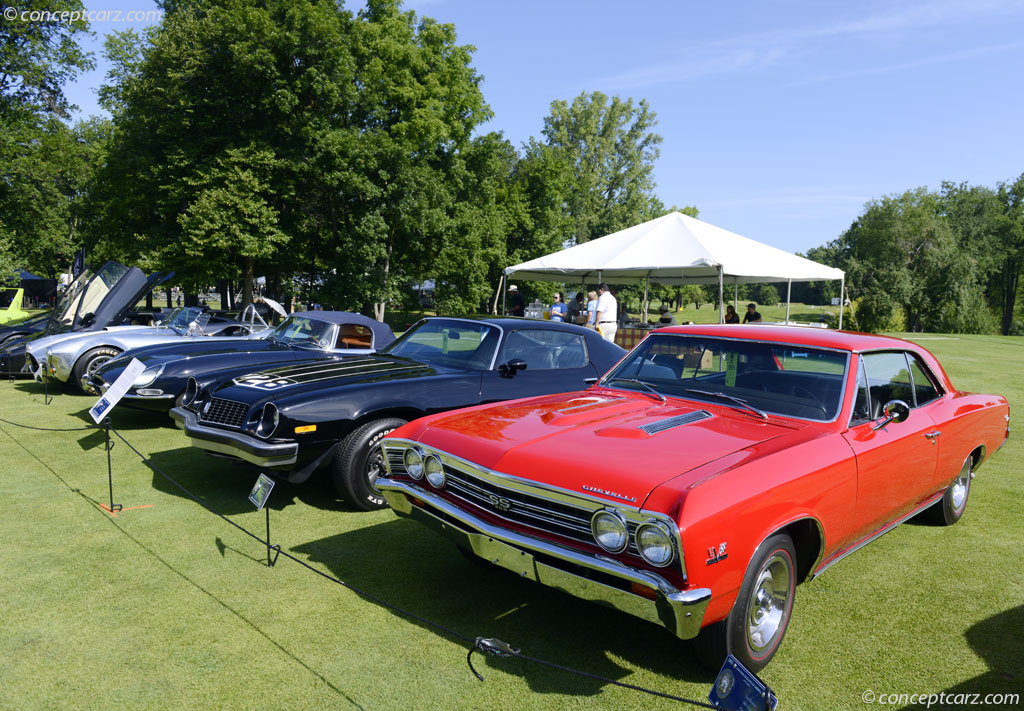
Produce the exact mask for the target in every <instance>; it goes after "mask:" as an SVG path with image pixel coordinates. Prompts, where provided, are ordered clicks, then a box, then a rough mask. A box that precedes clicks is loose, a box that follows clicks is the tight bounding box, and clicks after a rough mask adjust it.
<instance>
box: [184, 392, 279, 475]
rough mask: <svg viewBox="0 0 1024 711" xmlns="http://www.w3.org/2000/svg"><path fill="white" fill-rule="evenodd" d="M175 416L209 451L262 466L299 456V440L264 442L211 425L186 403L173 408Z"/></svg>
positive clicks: (197, 445) (195, 442)
mask: <svg viewBox="0 0 1024 711" xmlns="http://www.w3.org/2000/svg"><path fill="white" fill-rule="evenodd" d="M171 418H172V419H173V420H174V421H175V422H176V423H177V424H178V427H180V428H181V429H183V430H185V434H187V435H188V436H189V438H190V439H191V440H192V444H193V446H195V447H199V448H200V449H205V450H206V451H208V452H217V453H219V454H229V455H231V456H234V457H238V458H239V459H244V460H245V461H247V462H251V463H252V464H255V465H256V466H258V467H267V468H274V467H287V466H290V465H292V464H295V462H296V460H297V459H298V452H299V444H298V442H263V441H261V440H258V439H256V438H255V437H250V436H249V435H247V434H243V433H241V432H232V431H231V430H224V429H220V428H219V427H207V426H206V425H202V424H200V423H199V417H198V416H197V415H196V413H194V412H192V411H191V410H189V409H186V408H184V407H175V408H173V409H172V410H171Z"/></svg>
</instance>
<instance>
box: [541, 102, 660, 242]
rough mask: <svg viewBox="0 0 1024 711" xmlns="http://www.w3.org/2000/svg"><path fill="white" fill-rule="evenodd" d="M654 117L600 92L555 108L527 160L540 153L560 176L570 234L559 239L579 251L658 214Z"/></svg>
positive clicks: (555, 104) (646, 110)
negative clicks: (581, 246) (547, 155)
mask: <svg viewBox="0 0 1024 711" xmlns="http://www.w3.org/2000/svg"><path fill="white" fill-rule="evenodd" d="M656 124H657V120H656V115H655V113H654V111H652V110H651V108H650V106H649V104H648V103H647V101H646V100H645V99H641V100H640V101H639V102H638V103H637V104H634V103H633V100H632V99H627V100H625V101H624V100H622V99H620V98H619V97H617V96H616V97H613V98H611V99H609V98H608V97H607V96H605V95H604V94H602V93H600V92H593V93H592V94H589V95H588V94H586V93H584V94H580V95H579V96H577V97H576V98H575V99H573V101H572V103H571V104H570V103H567V102H565V101H555V102H552V104H551V114H550V115H549V116H548V117H547V118H545V119H544V128H543V130H542V131H541V133H542V135H543V137H544V142H543V143H539V142H537V141H536V140H532V141H531V142H530V144H528V146H527V155H537V154H538V153H540V152H541V151H542V150H543V148H544V147H546V148H549V149H551V150H552V151H553V153H554V156H553V157H552V158H551V159H550V162H551V163H553V164H554V165H557V166H559V167H560V169H561V170H562V171H564V174H563V176H562V178H561V181H560V182H561V183H562V184H563V186H564V189H563V193H562V196H561V197H562V203H563V206H564V207H563V209H564V210H565V212H566V215H567V217H568V218H569V220H570V223H571V228H572V230H571V232H570V233H568V234H565V235H564V236H563V239H564V240H565V241H566V242H568V243H569V244H581V243H583V242H587V241H589V240H591V239H594V238H596V237H602V236H604V235H606V234H609V233H611V232H616V231H618V230H621V229H625V228H626V227H631V226H632V225H635V224H639V223H641V222H645V221H646V220H649V219H652V218H653V217H655V216H657V215H658V214H661V213H662V212H663V211H664V205H663V204H662V203H661V201H660V200H658V199H657V197H656V196H655V195H654V187H655V184H654V175H653V172H654V161H655V160H656V159H657V158H658V155H659V153H660V149H659V148H658V146H659V145H660V144H661V142H662V138H661V136H659V135H658V134H657V133H654V131H653V129H654V126H655V125H656Z"/></svg>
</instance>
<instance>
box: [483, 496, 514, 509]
mask: <svg viewBox="0 0 1024 711" xmlns="http://www.w3.org/2000/svg"><path fill="white" fill-rule="evenodd" d="M487 500H488V501H490V502H491V506H493V507H494V508H496V509H498V511H508V510H509V509H510V508H512V502H511V501H509V500H508V499H502V498H501V497H498V496H495V495H494V494H488V495H487Z"/></svg>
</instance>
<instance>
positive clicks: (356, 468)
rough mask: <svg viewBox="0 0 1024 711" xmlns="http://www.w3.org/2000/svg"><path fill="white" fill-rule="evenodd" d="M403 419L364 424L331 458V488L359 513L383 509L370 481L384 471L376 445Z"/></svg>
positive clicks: (374, 479) (379, 495)
mask: <svg viewBox="0 0 1024 711" xmlns="http://www.w3.org/2000/svg"><path fill="white" fill-rule="evenodd" d="M404 424H405V420H403V419H400V418H398V417H385V418H383V419H380V420H374V421H372V422H367V423H366V424H364V425H362V426H361V427H359V428H357V429H356V430H355V431H354V432H352V434H350V435H349V436H348V437H346V438H345V440H344V441H342V443H341V446H340V447H338V451H337V452H336V453H335V455H334V461H333V462H332V466H331V472H332V475H333V477H334V488H335V489H336V490H337V491H338V493H339V494H340V495H341V497H342V498H344V499H345V500H346V501H347V502H348V503H349V504H351V505H352V506H354V507H356V508H357V509H361V510H363V511H375V510H376V509H382V508H384V507H385V506H387V501H385V499H384V497H383V496H382V495H381V493H380V492H379V491H377V488H376V487H375V486H374V482H376V481H377V477H378V476H383V475H384V474H385V472H386V470H385V468H384V453H383V451H382V450H381V447H380V442H381V440H382V439H384V436H385V435H387V434H388V433H389V432H393V431H394V430H396V429H398V428H399V427H401V426H402V425H404Z"/></svg>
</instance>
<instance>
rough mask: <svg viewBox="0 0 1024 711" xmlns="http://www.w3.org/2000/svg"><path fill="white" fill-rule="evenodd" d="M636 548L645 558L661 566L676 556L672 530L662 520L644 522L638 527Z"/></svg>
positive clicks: (652, 563)
mask: <svg viewBox="0 0 1024 711" xmlns="http://www.w3.org/2000/svg"><path fill="white" fill-rule="evenodd" d="M636 549H637V550H638V551H640V555H641V556H642V557H643V559H644V560H646V561H647V562H648V563H650V564H651V565H656V566H658V567H659V568H660V567H662V566H666V565H668V564H669V563H671V562H672V558H674V557H675V549H674V548H673V546H672V532H671V531H669V530H668V526H666V525H665V524H663V523H661V522H660V521H651V522H648V523H644V524H641V525H640V526H639V527H638V528H637V529H636Z"/></svg>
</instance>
